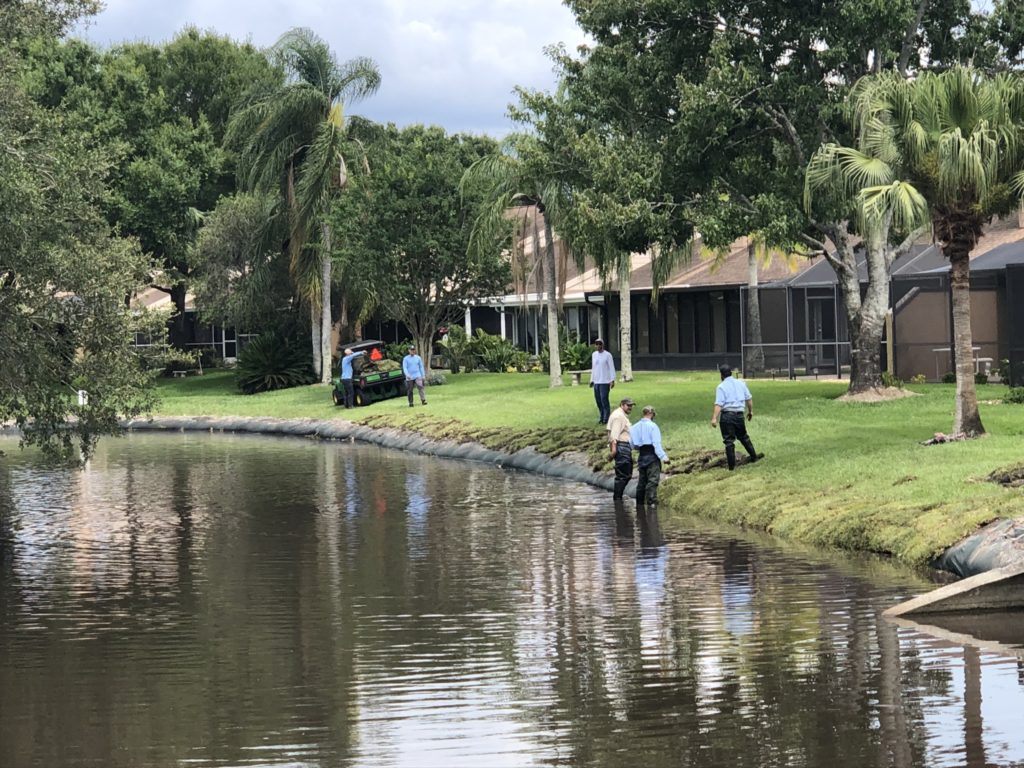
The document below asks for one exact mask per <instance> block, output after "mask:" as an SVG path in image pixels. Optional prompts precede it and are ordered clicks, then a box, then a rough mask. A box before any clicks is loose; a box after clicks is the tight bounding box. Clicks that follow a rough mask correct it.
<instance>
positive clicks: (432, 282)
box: [332, 125, 509, 359]
mask: <svg viewBox="0 0 1024 768" xmlns="http://www.w3.org/2000/svg"><path fill="white" fill-rule="evenodd" d="M494 147H495V144H494V142H493V141H492V140H491V139H487V138H482V137H473V136H463V135H455V136H450V135H448V134H446V133H445V131H444V130H443V129H442V128H437V127H429V128H425V127H423V126H412V127H409V128H403V129H398V128H396V127H395V126H393V125H389V126H387V127H384V128H381V129H380V130H379V131H378V132H377V134H376V136H374V137H373V138H370V139H368V141H367V143H366V151H367V154H368V156H369V157H370V161H369V164H368V168H367V169H362V170H360V171H359V172H358V173H356V174H353V178H352V181H351V190H350V193H349V194H347V195H345V196H344V198H342V199H341V200H340V201H339V202H338V203H336V205H335V208H334V211H333V215H332V221H333V222H334V223H335V226H336V228H337V232H338V258H340V259H342V260H344V262H345V263H346V264H347V267H346V271H347V273H348V274H350V275H353V277H355V275H358V276H359V277H358V279H360V280H363V281H365V282H366V283H367V284H369V285H370V286H371V287H372V290H373V291H374V292H375V294H376V297H377V300H378V301H379V303H380V305H381V306H383V307H385V308H386V311H387V312H388V313H389V314H390V315H391V316H393V317H395V318H397V319H399V320H401V321H402V322H403V323H405V325H406V326H407V327H408V328H409V330H410V331H411V332H412V333H413V335H414V337H415V341H416V344H417V348H418V349H419V350H420V352H421V354H422V355H423V356H424V359H429V355H430V350H431V346H432V344H431V341H432V338H433V336H434V333H435V332H436V331H437V329H438V328H439V327H440V326H441V325H443V324H444V323H446V322H449V321H451V320H454V319H455V318H456V317H459V316H461V314H462V313H463V312H464V309H465V307H466V305H467V303H468V302H470V301H472V300H473V299H477V298H481V297H485V296H493V295H500V294H504V293H505V292H506V291H507V289H508V283H509V271H508V264H507V262H506V261H505V260H504V259H503V258H502V256H501V253H500V250H499V249H489V250H488V249H482V250H472V249H470V248H469V237H470V232H471V230H472V226H473V219H472V213H473V211H474V207H475V204H477V203H478V202H479V200H480V198H481V196H482V194H483V190H482V189H481V188H480V187H478V186H475V185H472V184H471V185H469V186H468V187H467V188H465V190H462V189H460V185H461V182H462V178H463V174H464V173H465V171H466V170H467V169H468V168H469V167H470V166H472V165H473V163H475V162H477V161H479V160H480V159H481V158H482V157H485V156H487V155H488V154H489V153H490V152H492V151H493V150H494ZM367 171H368V172H367ZM463 191H464V192H465V195H463Z"/></svg>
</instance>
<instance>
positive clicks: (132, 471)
mask: <svg viewBox="0 0 1024 768" xmlns="http://www.w3.org/2000/svg"><path fill="white" fill-rule="evenodd" d="M7 447H8V446H7V445H4V446H3V448H4V449H6V448H7ZM3 461H4V462H5V463H4V464H2V465H0V765H2V766H4V767H5V768H6V767H7V766H13V767H14V768H20V766H48V767H49V766H93V765H95V766H115V765H126V766H168V765H175V764H182V765H201V766H215V765H216V766H227V765H275V766H276V765H302V766H306V765H308V766H321V765H322V766H328V765H329V766H337V765H342V766H390V765H402V766H417V767H420V766H434V765H436V766H442V765H443V766H458V765H467V766H479V765H488V766H501V765H509V766H527V765H551V766H553V765H573V766H618V765H623V766H625V765H633V764H635V763H636V762H638V760H642V762H643V763H644V764H645V765H647V766H650V767H651V768H659V766H691V765H692V766H698V765H699V766H717V765H722V766H772V765H787V766H821V765H834V766H861V765H880V766H917V765H929V766H957V765H970V766H982V765H1006V764H1007V763H1010V762H1013V761H1020V760H1022V759H1024V744H1022V741H1021V737H1020V736H1019V735H1018V734H1019V733H1020V728H1019V726H1020V722H1019V719H1020V715H1019V714H1018V713H1019V712H1021V711H1022V704H1024V692H1022V687H1021V677H1020V675H1021V672H1020V666H1019V661H1018V659H1017V658H1016V657H1015V656H1014V653H1013V652H1012V650H1013V649H1014V648H1020V647H1021V645H1020V643H1019V642H1015V638H1014V637H1013V636H1012V635H1013V630H1010V632H1009V636H1006V633H1004V635H1003V636H1001V637H1000V639H999V642H1000V643H1001V645H1000V646H998V651H999V652H996V651H994V650H993V649H992V648H989V649H987V650H986V649H985V648H984V647H983V648H982V649H981V650H980V651H979V650H972V648H973V646H971V645H968V644H965V643H964V642H963V641H962V639H958V637H956V636H953V635H950V636H947V637H945V638H942V637H937V636H936V635H935V634H934V633H929V632H923V631H920V630H919V629H917V628H914V627H912V626H908V625H897V624H891V623H889V622H885V621H882V620H881V619H879V617H878V615H879V612H880V611H881V610H882V609H883V608H885V607H887V606H888V605H891V604H892V603H893V602H895V601H896V600H897V599H898V598H899V597H903V596H905V595H907V594H910V593H913V592H917V591H920V590H923V589H925V588H926V587H927V585H926V584H925V583H924V582H923V581H921V579H920V578H919V577H918V576H916V575H914V574H911V573H907V572H905V571H902V570H900V569H898V568H894V567H892V566H889V565H887V564H885V563H882V562H880V561H877V560H864V561H851V560H845V559H841V558H830V559H825V558H823V557H822V556H821V555H819V554H815V553H808V552H806V551H802V550H796V551H786V550H780V549H778V548H777V547H775V546H773V545H766V544H763V543H762V542H760V541H758V540H757V539H755V538H754V537H750V536H740V535H737V534H735V533H730V532H714V531H709V530H708V529H707V525H706V524H704V523H695V524H693V526H692V527H691V526H690V524H685V525H683V526H682V527H681V528H680V525H679V524H678V522H674V523H673V526H672V529H671V530H665V529H664V528H663V524H662V523H663V522H664V521H659V519H658V515H657V514H656V513H651V512H648V513H647V514H646V515H641V516H637V515H636V512H635V508H633V507H632V505H628V504H627V505H625V506H623V505H615V504H613V503H612V502H611V500H610V499H608V498H607V496H606V495H605V494H603V493H599V492H596V491H592V490H590V489H587V488H582V487H576V486H566V485H563V484H560V483H557V482H554V481H549V480H545V479H541V478H536V477H531V476H528V475H522V474H515V473H509V472H502V471H499V470H494V469H490V468H487V467H483V466H478V465H473V464H460V463H455V462H444V461H439V460H437V459H433V458H429V457H414V456H403V455H396V454H390V453H387V452H384V451H381V450H379V449H376V448H372V447H366V446H355V445H351V444H345V445H320V444H316V443H312V442H306V441H300V440H275V439H267V438H248V437H223V436H216V437H215V436H208V435H202V436H189V435H183V436H154V437H132V438H130V439H127V440H124V441H109V442H105V443H104V444H103V446H102V448H101V451H100V452H99V454H98V455H97V457H96V458H95V459H94V460H93V461H92V462H91V463H90V465H89V467H88V468H87V469H86V470H85V471H83V472H63V471H55V470H52V469H47V468H44V467H41V466H39V465H36V464H34V463H33V461H32V459H31V457H30V456H28V455H24V454H19V453H18V452H17V451H16V450H14V451H8V454H7V456H5V457H4V458H3ZM1019 639H1020V636H1019V635H1018V637H1017V640H1019Z"/></svg>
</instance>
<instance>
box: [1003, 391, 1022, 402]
mask: <svg viewBox="0 0 1024 768" xmlns="http://www.w3.org/2000/svg"><path fill="white" fill-rule="evenodd" d="M1003 402H1004V403H1015V404H1017V405H1024V387H1010V388H1009V389H1008V390H1006V397H1004V398H1003Z"/></svg>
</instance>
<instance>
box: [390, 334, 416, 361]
mask: <svg viewBox="0 0 1024 768" xmlns="http://www.w3.org/2000/svg"><path fill="white" fill-rule="evenodd" d="M410 344H412V340H411V339H405V340H404V341H393V342H391V343H390V344H385V345H384V357H386V358H387V359H388V360H394V361H395V362H397V363H400V362H402V358H403V357H405V355H406V353H407V352H408V351H409V345H410Z"/></svg>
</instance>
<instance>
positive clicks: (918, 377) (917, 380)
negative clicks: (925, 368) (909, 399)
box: [910, 373, 928, 384]
mask: <svg viewBox="0 0 1024 768" xmlns="http://www.w3.org/2000/svg"><path fill="white" fill-rule="evenodd" d="M926 381H928V377H927V376H925V375H924V374H923V373H915V374H914V375H913V376H911V377H910V383H911V384H924V383H925V382H926Z"/></svg>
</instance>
